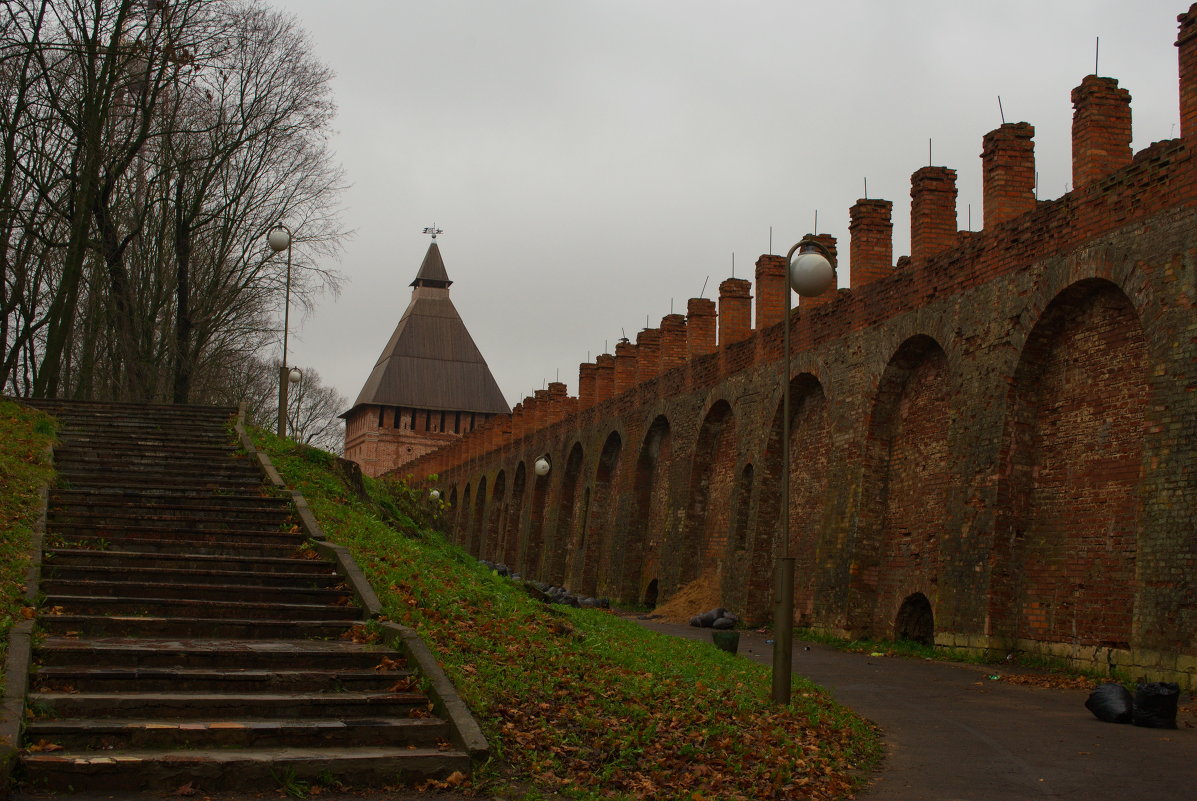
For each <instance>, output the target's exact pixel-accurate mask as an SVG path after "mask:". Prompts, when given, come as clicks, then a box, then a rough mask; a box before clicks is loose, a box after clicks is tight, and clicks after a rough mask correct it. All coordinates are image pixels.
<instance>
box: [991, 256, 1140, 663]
mask: <svg viewBox="0 0 1197 801" xmlns="http://www.w3.org/2000/svg"><path fill="white" fill-rule="evenodd" d="M1149 390H1150V384H1149V370H1148V355H1147V344H1146V339H1145V336H1144V332H1143V326H1142V322H1141V321H1140V319H1139V315H1138V313H1137V312H1136V310H1135V308H1134V306H1133V305H1132V304H1131V301H1130V300H1129V298H1127V296H1126V294H1125V293H1124V292H1123V291H1122V290H1121V289H1120V288H1119V287H1118V286H1116V285H1114V284H1112V283H1110V282H1108V281H1105V280H1101V279H1089V280H1086V281H1082V282H1080V283H1077V284H1074V285H1073V286H1071V287H1069V288H1068V289H1066V290H1064V291H1063V292H1061V293H1060V294H1059V295H1058V296H1057V297H1056V298H1055V299H1054V300H1053V301H1052V302H1051V303H1050V304H1049V305H1048V307H1047V308H1046V309H1045V310H1044V313H1043V315H1042V317H1041V318H1040V319H1039V321H1038V322H1037V323H1036V325H1035V327H1034V328H1033V329H1032V331H1031V333H1030V335H1029V336H1028V338H1027V342H1026V345H1025V346H1024V348H1023V353H1022V354H1021V356H1020V359H1019V364H1018V368H1017V369H1016V371H1015V375H1014V381H1013V384H1012V386H1011V391H1010V395H1009V402H1008V412H1007V420H1006V426H1005V432H1004V435H1003V443H1002V453H1001V457H1000V464H1001V466H1002V475H1001V479H1000V483H999V488H998V498H999V501H1000V506H999V510H998V519H997V522H996V525H995V533H994V548H993V551H994V561H995V567H994V572H993V578H992V582H991V589H990V593H989V597H990V620H991V625H992V627H993V630H992V633H994V634H997V635H999V636H1003V637H1009V638H1014V639H1022V640H1031V641H1037V642H1044V643H1052V642H1056V643H1059V642H1067V643H1072V644H1074V645H1076V646H1080V647H1084V646H1097V647H1107V648H1120V649H1125V648H1129V647H1130V644H1131V641H1132V638H1133V627H1134V611H1135V600H1136V596H1137V594H1138V590H1139V581H1138V579H1137V577H1136V573H1135V570H1136V560H1137V557H1138V532H1139V529H1140V504H1141V500H1140V492H1141V487H1140V485H1141V482H1142V476H1143V436H1144V430H1145V429H1146V425H1147V419H1146V416H1147V413H1148V410H1149V409H1150V408H1151V401H1150V393H1149Z"/></svg>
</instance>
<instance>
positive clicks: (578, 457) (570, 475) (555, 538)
mask: <svg viewBox="0 0 1197 801" xmlns="http://www.w3.org/2000/svg"><path fill="white" fill-rule="evenodd" d="M582 460H583V452H582V443H580V442H575V443H574V446H573V447H572V448H570V451H569V457H568V458H567V459H566V460H565V470H564V471H563V472H562V476H561V495H560V502H559V504H558V507H557V528H556V530H555V531H553V532H552V535H551V536H550V537H547V538H546V539H547V542H546V543H545V547H546V550H547V552H548V553H547V554H546V556H547V567H548V570H547V571H546V574H547V576H546V578H545V579H544V581H547V582H548V583H550V584H561V583H562V582H564V581H565V565H566V553H567V551H568V550H569V544H570V543H571V542H573V541H574V538H575V537H576V536H577V528H578V526H579V525H580V523H581V518H582V509H580V508H579V507H580V506H581V505H582V493H581V492H579V491H578V490H579V489H580V488H581V484H582Z"/></svg>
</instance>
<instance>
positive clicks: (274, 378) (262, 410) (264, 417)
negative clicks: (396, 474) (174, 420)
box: [205, 358, 349, 454]
mask: <svg viewBox="0 0 1197 801" xmlns="http://www.w3.org/2000/svg"><path fill="white" fill-rule="evenodd" d="M279 366H280V363H279V361H278V360H277V359H276V360H275V361H273V362H270V363H267V362H265V361H262V360H260V359H255V358H250V359H246V360H245V361H243V362H240V363H239V364H238V365H237V366H236V367H233V368H231V369H227V368H226V369H225V370H224V371H223V372H222V373H221V374H220V384H219V386H216V387H212V388H210V389H209V388H205V389H206V390H208V391H210V392H211V393H212V396H213V398H214V400H215V401H216V402H221V403H225V404H228V405H235V404H237V403H242V402H244V403H245V405H246V418H247V419H248V420H249V422H250V423H251V424H253V425H256V426H258V427H260V428H265V429H270V430H274V428H275V426H276V425H277V423H278V383H277V382H278V375H279ZM299 370H300V379H299V381H298V382H297V383H295V384H292V385H291V387H290V389H289V390H288V392H287V433H288V435H289V436H290V437H291V438H292V439H294V440H296V441H297V442H302V443H304V444H305V445H313V446H315V447H317V448H323V449H324V450H326V451H332V452H333V453H338V454H339V453H341V452H342V449H343V446H344V440H345V427H344V423H343V422H342V421H341V419H340V417H339V415H340V414H341V412H343V411H345V410H346V409H347V408H349V405H348V401H347V400H346V399H345V396H344V395H342V394H341V393H339V392H337V391H336V389H334V388H333V387H330V386H328V385H326V384H325V383H324V382H323V381H321V380H320V375H319V373H317V372H316V371H315V370H314V369H312V368H310V367H301V368H299Z"/></svg>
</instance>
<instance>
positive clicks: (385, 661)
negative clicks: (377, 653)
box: [355, 626, 407, 671]
mask: <svg viewBox="0 0 1197 801" xmlns="http://www.w3.org/2000/svg"><path fill="white" fill-rule="evenodd" d="M355 628H356V626H355ZM355 642H356V641H355ZM405 667H407V660H406V659H404V658H403V657H399V658H398V659H392V658H391V657H389V656H384V657H383V658H382V661H380V662H379V663H378V664H377V665H375V666H374V669H375V670H379V671H382V670H402V669H403V668H405Z"/></svg>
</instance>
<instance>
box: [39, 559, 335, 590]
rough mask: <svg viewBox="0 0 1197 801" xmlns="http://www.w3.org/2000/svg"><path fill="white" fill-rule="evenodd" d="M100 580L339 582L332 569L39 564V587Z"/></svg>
mask: <svg viewBox="0 0 1197 801" xmlns="http://www.w3.org/2000/svg"><path fill="white" fill-rule="evenodd" d="M55 581H57V582H69V581H84V582H93V581H94V582H103V581H121V582H133V583H150V582H171V583H178V584H191V585H197V584H208V585H230V584H231V585H233V586H236V587H241V586H252V587H287V588H296V589H300V590H317V589H335V588H336V587H337V586H338V585H340V584H341V583H342V581H343V580H342V579H341V577H340V576H337V575H336V574H334V573H332V572H327V571H326V572H325V573H324V574H315V573H268V572H249V571H237V570H190V569H169V568H163V567H130V566H128V565H106V564H105V565H97V564H88V565H64V564H61V563H60V564H56V565H47V566H44V567H43V568H42V585H41V586H42V587H43V589H44V588H45V587H46V586H48V585H49V583H50V582H55Z"/></svg>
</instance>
